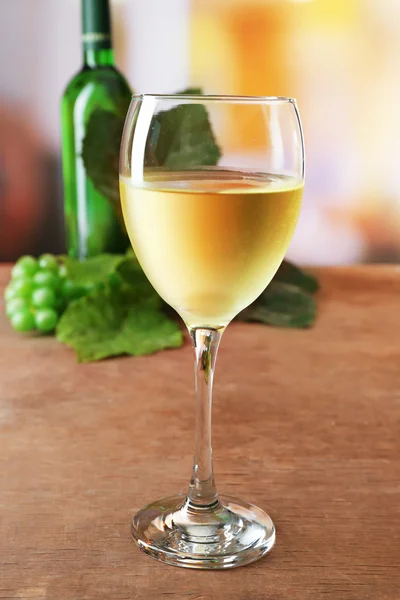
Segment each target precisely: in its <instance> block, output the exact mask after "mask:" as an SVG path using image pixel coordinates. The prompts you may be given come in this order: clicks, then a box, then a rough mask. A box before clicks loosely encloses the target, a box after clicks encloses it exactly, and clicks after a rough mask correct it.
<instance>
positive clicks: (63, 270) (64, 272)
mask: <svg viewBox="0 0 400 600" xmlns="http://www.w3.org/2000/svg"><path fill="white" fill-rule="evenodd" d="M67 275H68V270H67V267H66V266H65V265H60V266H59V267H58V276H59V277H61V278H62V279H64V278H65V277H67Z"/></svg>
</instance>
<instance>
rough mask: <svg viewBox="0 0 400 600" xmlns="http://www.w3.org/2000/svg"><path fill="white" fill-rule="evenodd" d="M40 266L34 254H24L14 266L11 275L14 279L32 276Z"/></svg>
mask: <svg viewBox="0 0 400 600" xmlns="http://www.w3.org/2000/svg"><path fill="white" fill-rule="evenodd" d="M38 268H39V265H38V264H37V261H36V260H35V259H34V258H33V256H29V255H28V256H22V257H21V258H20V259H19V260H18V261H17V262H16V264H15V265H14V267H13V268H12V271H11V276H12V278H13V279H18V278H20V277H32V276H33V275H34V274H35V273H36V271H37V270H38Z"/></svg>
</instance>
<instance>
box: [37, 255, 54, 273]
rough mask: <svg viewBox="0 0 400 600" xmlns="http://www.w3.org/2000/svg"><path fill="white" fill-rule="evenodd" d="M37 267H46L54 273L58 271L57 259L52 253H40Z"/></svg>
mask: <svg viewBox="0 0 400 600" xmlns="http://www.w3.org/2000/svg"><path fill="white" fill-rule="evenodd" d="M39 267H40V268H41V269H47V270H49V271H53V272H54V273H57V272H58V261H57V259H56V257H55V256H53V254H42V256H40V257H39Z"/></svg>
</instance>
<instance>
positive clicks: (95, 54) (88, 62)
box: [83, 48, 114, 68]
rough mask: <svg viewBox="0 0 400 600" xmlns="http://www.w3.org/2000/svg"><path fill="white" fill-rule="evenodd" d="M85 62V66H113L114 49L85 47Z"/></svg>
mask: <svg viewBox="0 0 400 600" xmlns="http://www.w3.org/2000/svg"><path fill="white" fill-rule="evenodd" d="M83 63H84V65H85V67H91V68H93V67H113V66H114V50H113V49H112V48H84V49H83Z"/></svg>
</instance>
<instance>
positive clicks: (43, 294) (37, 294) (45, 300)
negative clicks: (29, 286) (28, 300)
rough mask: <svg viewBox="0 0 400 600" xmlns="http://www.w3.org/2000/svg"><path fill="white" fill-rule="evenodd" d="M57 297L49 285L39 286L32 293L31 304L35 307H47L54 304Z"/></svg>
mask: <svg viewBox="0 0 400 600" xmlns="http://www.w3.org/2000/svg"><path fill="white" fill-rule="evenodd" d="M56 302H57V298H56V295H55V293H54V291H53V290H52V289H51V288H49V287H40V288H38V289H37V290H35V291H34V292H33V294H32V304H33V306H34V307H35V308H49V307H53V306H55V305H56Z"/></svg>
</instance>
